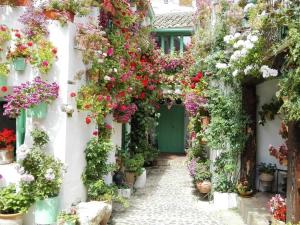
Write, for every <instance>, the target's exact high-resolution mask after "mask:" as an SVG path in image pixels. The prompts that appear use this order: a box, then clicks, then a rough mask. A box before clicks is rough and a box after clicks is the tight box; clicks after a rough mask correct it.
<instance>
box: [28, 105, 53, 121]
mask: <svg viewBox="0 0 300 225" xmlns="http://www.w3.org/2000/svg"><path fill="white" fill-rule="evenodd" d="M47 112H48V105H47V104H46V103H41V104H39V105H36V106H34V107H32V108H30V109H28V110H27V116H28V117H32V118H35V119H43V118H45V117H46V116H47Z"/></svg>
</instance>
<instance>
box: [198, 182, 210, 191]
mask: <svg viewBox="0 0 300 225" xmlns="http://www.w3.org/2000/svg"><path fill="white" fill-rule="evenodd" d="M196 187H197V189H198V191H199V192H200V193H202V194H207V193H209V192H210V191H211V182H210V181H202V182H197V183H196Z"/></svg>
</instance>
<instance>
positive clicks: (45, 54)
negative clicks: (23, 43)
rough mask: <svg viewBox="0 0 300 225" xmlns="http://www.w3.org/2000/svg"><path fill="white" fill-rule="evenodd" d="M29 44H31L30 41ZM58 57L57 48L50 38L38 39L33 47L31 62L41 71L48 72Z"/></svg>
mask: <svg viewBox="0 0 300 225" xmlns="http://www.w3.org/2000/svg"><path fill="white" fill-rule="evenodd" d="M29 44H31V43H30V42H29ZM56 59H57V49H56V48H55V47H54V46H53V45H52V43H51V42H50V41H48V40H44V39H40V40H38V41H37V42H36V43H35V44H34V46H33V49H32V52H31V58H30V63H31V64H32V65H33V66H34V67H37V68H38V70H39V72H40V73H42V74H47V73H48V72H49V71H50V69H51V68H52V66H53V64H54V62H55V61H56Z"/></svg>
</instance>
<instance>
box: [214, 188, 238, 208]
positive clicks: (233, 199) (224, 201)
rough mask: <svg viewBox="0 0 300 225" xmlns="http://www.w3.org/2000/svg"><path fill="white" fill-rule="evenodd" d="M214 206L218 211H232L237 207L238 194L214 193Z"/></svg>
mask: <svg viewBox="0 0 300 225" xmlns="http://www.w3.org/2000/svg"><path fill="white" fill-rule="evenodd" d="M214 205H215V207H216V208H217V209H232V208H236V207H237V194H236V193H221V192H214Z"/></svg>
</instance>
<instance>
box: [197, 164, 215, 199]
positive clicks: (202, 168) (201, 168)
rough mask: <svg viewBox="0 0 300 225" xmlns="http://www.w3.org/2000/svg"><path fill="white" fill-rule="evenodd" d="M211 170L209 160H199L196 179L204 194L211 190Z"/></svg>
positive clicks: (200, 190) (199, 189) (199, 188)
mask: <svg viewBox="0 0 300 225" xmlns="http://www.w3.org/2000/svg"><path fill="white" fill-rule="evenodd" d="M210 179H211V172H210V170H209V163H208V162H197V163H196V168H195V176H194V181H195V183H196V187H197V189H198V191H199V192H200V193H202V194H207V193H209V192H210V191H211V186H212V185H211V182H210Z"/></svg>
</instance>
